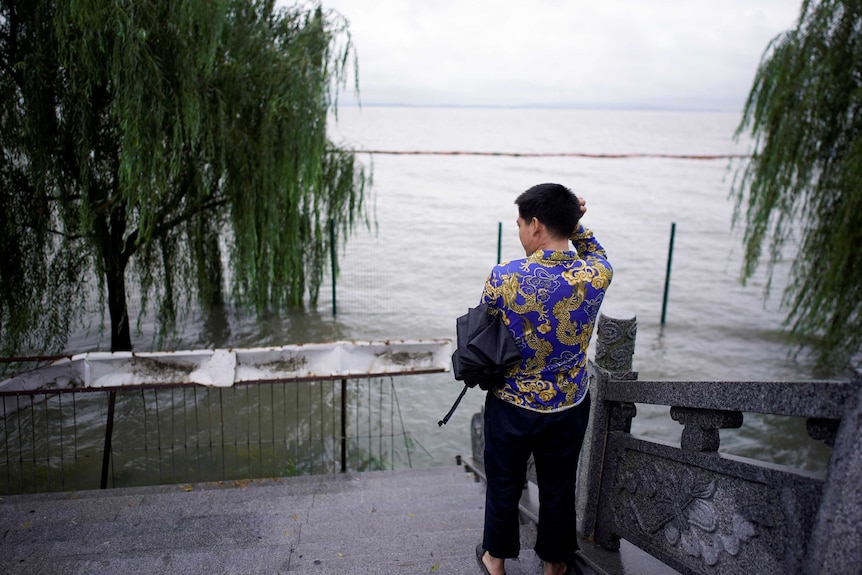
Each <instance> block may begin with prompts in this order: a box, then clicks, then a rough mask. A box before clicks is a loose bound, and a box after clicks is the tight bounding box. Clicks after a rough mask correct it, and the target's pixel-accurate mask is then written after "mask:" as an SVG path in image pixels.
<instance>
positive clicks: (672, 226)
mask: <svg viewBox="0 0 862 575" xmlns="http://www.w3.org/2000/svg"><path fill="white" fill-rule="evenodd" d="M675 235H676V222H673V223H671V224H670V246H669V247H668V250H667V271H666V272H665V275H664V297H663V298H662V303H661V325H664V318H665V314H667V292H668V289H669V287H670V264H671V262H672V261H673V237H674V236H675Z"/></svg>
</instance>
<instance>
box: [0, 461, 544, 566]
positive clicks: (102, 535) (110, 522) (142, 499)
mask: <svg viewBox="0 0 862 575" xmlns="http://www.w3.org/2000/svg"><path fill="white" fill-rule="evenodd" d="M483 509H484V484H483V483H480V482H477V481H476V479H475V476H473V475H472V474H470V473H466V472H465V468H464V467H460V466H447V467H433V468H427V469H412V470H404V471H383V472H366V473H347V474H341V475H325V476H304V477H291V478H279V479H267V480H259V481H258V480H256V481H237V482H223V483H205V484H194V485H174V486H157V487H140V488H124V489H112V490H104V491H99V490H94V491H80V492H67V493H51V494H40V495H14V496H5V497H3V498H2V500H0V573H5V574H10V575H11V574H19V573H20V574H22V575H23V574H25V573H26V574H28V575H29V574H45V575H53V574H58V575H59V574H63V575H67V574H72V573H86V574H100V573H105V574H107V573H110V574H115V573H149V574H163V573H164V574H168V573H170V574H178V575H179V574H205V575H217V574H238V575H256V574H276V573H283V574H284V573H297V574H301V573H315V574H343V573H348V574H352V573H357V574H369V575H371V574H392V573H437V574H469V575H476V574H477V573H479V569H478V566H477V565H476V560H475V554H474V549H475V546H476V544H477V543H479V542H480V541H481V538H482V523H483ZM521 532H522V549H523V550H522V552H521V558H520V560H519V561H509V562H508V563H507V573H509V574H510V575H517V574H518V573H531V574H535V573H540V572H541V564H540V562H539V560H538V558H537V557H536V556H535V553H534V552H533V551H532V545H533V541H532V538H534V537H535V530H534V527H533V525H532V524H531V523H526V524H525V525H522V530H521Z"/></svg>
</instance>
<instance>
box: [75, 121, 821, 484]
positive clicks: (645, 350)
mask: <svg viewBox="0 0 862 575" xmlns="http://www.w3.org/2000/svg"><path fill="white" fill-rule="evenodd" d="M738 120H739V116H738V115H737V114H735V113H700V112H654V111H584V110H517V109H512V110H497V109H419V108H364V109H358V108H345V109H342V110H341V111H340V112H339V120H338V123H337V124H336V125H334V127H333V129H332V133H333V138H334V139H335V140H336V141H338V142H340V143H343V144H346V145H349V146H352V147H354V148H356V149H360V150H393V151H406V150H426V151H482V152H519V153H533V152H540V153H562V152H565V153H575V152H583V153H641V154H644V153H645V154H719V155H721V154H739V153H746V152H748V149H747V145H746V144H745V143H736V142H734V141H733V138H732V136H733V131H734V129H735V128H736V125H737V123H738ZM360 157H361V158H362V160H363V161H364V162H365V163H366V165H369V166H371V165H373V172H374V186H373V196H372V198H371V199H372V203H373V208H372V211H373V216H374V221H375V224H376V225H375V226H374V227H373V228H372V229H365V228H360V229H358V230H357V232H356V234H355V236H354V237H353V239H352V240H351V241H350V242H349V244H348V246H347V248H346V250H344V251H343V252H342V253H340V254H339V258H340V265H341V275H340V277H339V279H338V283H337V286H336V287H337V293H338V315H337V317H335V318H333V317H332V314H331V311H330V310H331V301H330V297H331V296H330V294H331V290H330V286H329V285H327V286H324V288H323V289H322V290H321V301H320V304H319V306H318V309H316V310H307V311H305V312H301V313H294V314H291V315H290V316H289V317H288V318H285V319H283V320H272V321H270V322H268V323H266V324H265V325H263V326H262V327H259V326H258V325H256V324H255V323H254V322H253V321H251V320H250V319H242V318H236V317H234V318H232V321H231V325H230V334H229V336H228V337H227V338H226V339H223V340H220V341H214V339H213V337H212V334H210V333H208V332H207V330H206V329H205V327H204V326H203V324H198V323H190V324H189V325H188V326H187V329H186V331H185V333H184V335H183V338H182V341H181V342H179V343H178V346H179V347H197V346H211V345H218V346H225V345H231V346H246V347H249V346H257V345H281V344H287V343H294V342H303V341H330V340H339V339H390V338H404V339H417V338H438V337H449V338H452V339H454V336H455V329H454V328H455V318H456V317H457V316H458V315H460V314H462V313H464V311H465V310H466V309H467V308H468V307H469V306H472V305H475V303H476V302H477V301H478V298H479V295H480V293H481V290H482V285H483V282H484V280H485V278H486V277H487V274H488V272H489V270H490V268H491V266H493V265H494V264H495V263H496V259H497V240H498V225H499V223H500V222H502V244H501V251H502V259H504V260H506V259H513V258H517V257H522V255H523V253H522V250H521V247H520V245H519V243H518V236H517V228H516V226H515V218H516V215H517V214H516V208H515V206H514V204H513V201H514V198H515V197H516V196H517V195H518V194H519V193H520V192H521V191H523V190H524V189H526V188H528V187H530V186H532V185H534V184H536V183H540V182H545V181H554V182H560V183H562V184H565V185H567V186H569V187H571V188H572V189H573V190H575V191H576V192H577V193H578V194H579V195H581V196H583V197H585V198H586V200H587V206H588V212H587V215H586V216H585V218H584V223H585V224H586V225H588V226H589V227H591V228H592V229H593V230H594V232H595V234H596V237H597V238H598V239H599V241H600V242H601V243H602V244H603V245H604V247H605V248H606V249H607V252H608V256H609V259H610V260H611V262H612V264H613V266H614V268H615V276H614V281H613V285H612V286H611V288H610V290H609V292H608V295H607V299H606V300H605V304H604V306H603V312H604V313H605V314H607V315H610V316H618V317H628V316H632V315H634V316H637V319H638V339H637V347H636V352H635V361H634V365H635V369H636V370H637V371H638V372H639V374H640V379H643V380H650V379H680V380H684V379H699V380H716V381H721V380H797V379H806V378H811V377H812V365H811V363H810V362H809V361H808V360H807V358H805V357H802V358H796V359H792V358H791V357H789V356H788V348H787V347H786V345H785V339H784V337H783V336H782V331H781V321H782V319H783V315H782V313H781V311H780V310H779V309H778V305H777V301H778V298H777V297H774V298H773V299H770V300H765V299H764V294H763V288H764V285H765V281H766V278H765V277H764V275H763V274H761V275H759V276H758V277H755V278H754V280H753V281H750V282H749V283H748V285H747V286H742V285H741V283H740V281H739V275H740V270H741V259H742V249H741V240H740V235H741V230H736V231H734V230H733V229H732V227H731V221H732V215H733V202H732V200H731V199H730V192H731V184H732V181H733V176H734V174H735V170H736V167H737V165H738V164H737V163H733V162H734V161H732V160H728V159H719V160H686V159H668V158H626V159H590V158H572V157H545V158H525V157H520V158H519V157H506V156H492V157H486V156H481V157H477V156H463V155H462V156H448V155H433V156H432V155H408V156H399V155H381V154H375V155H373V156H372V155H369V154H361V155H360ZM735 162H738V160H736V161H735ZM672 223H676V239H675V249H674V252H673V265H672V273H671V281H670V290H669V299H668V308H667V316H666V324H665V325H664V326H663V327H662V326H661V325H660V318H661V308H662V296H663V289H664V281H665V272H666V264H667V258H668V247H669V246H668V244H669V237H670V228H671V224H672ZM779 273H781V270H779ZM776 285H778V286H781V285H782V284H781V282H780V281H776ZM145 326H146V323H145ZM149 342H150V335H149V334H148V333H147V330H146V328H145V332H144V334H143V335H141V336H140V338H139V341H138V342H137V343H136V345H137V346H138V349H149ZM99 345H100V338H99V337H98V335H94V334H83V335H80V336H79V337H77V338H75V340H73V342H72V343H71V347H72V348H73V351H82V350H89V349H93V348H95V347H97V346H99ZM101 345H102V347H105V346H106V345H107V342H105V341H104V340H103V339H102V340H101ZM397 388H398V397H399V400H400V406H401V412H402V416H403V419H404V425H405V427H406V428H407V429H408V430H409V431H410V433H411V434H412V436H413V437H415V438H416V440H417V441H418V442H419V443H420V444H421V446H422V447H423V448H424V449H425V450H427V451H428V452H429V453H430V454H431V456H432V457H433V458H434V459H435V460H436V461H437V462H439V463H449V462H451V461H452V459H453V458H454V456H455V455H456V454H466V453H469V451H470V444H469V427H468V424H469V420H470V416H471V415H472V414H473V413H474V412H476V411H478V410H479V409H480V407H481V403H482V400H483V394H482V393H481V392H479V391H478V390H476V391H472V390H471V391H470V392H469V393H468V394H467V397H466V398H465V400H464V402H463V403H462V404H461V407H460V408H459V409H458V411H457V412H456V413H455V415H454V416H453V418H452V420H451V421H450V423H449V425H448V426H446V427H444V428H438V426H437V421H438V420H439V419H440V417H441V416H442V415H443V414H444V413H445V412H446V410H447V409H448V407H449V405H450V404H451V402H452V401H453V400H454V398H455V396H456V395H457V393H458V391H459V390H460V384H459V383H458V382H455V381H454V380H453V379H452V376H451V374H443V375H435V376H411V377H408V378H403V379H399V380H397ZM635 421H636V423H635V430H636V431H638V432H640V433H645V434H649V435H652V436H654V437H660V438H663V439H669V440H678V438H679V432H680V426H679V425H678V424H677V423H676V422H673V421H671V420H670V418H669V417H668V416H667V413H666V410H660V409H655V408H651V407H649V406H639V415H638V417H637V418H636V420H635ZM764 440H765V441H767V442H768V443H769V447H768V449H767V451H768V452H769V453H768V456H769V457H771V458H772V459H773V460H775V461H778V462H780V463H789V464H794V465H801V466H803V467H808V468H811V469H821V468H822V464H823V458H824V456H826V450H825V448H822V447H821V446H819V445H818V444H816V443H815V442H813V441H811V440H808V439H807V437H806V436H805V433H804V422H802V421H799V422H793V421H792V422H789V423H787V422H778V421H776V420H774V419H770V418H763V417H754V416H750V415H746V423H745V425H744V427H743V429H741V430H739V431H722V450H727V451H731V452H734V453H738V454H761V455H762V454H763V448H762V447H761V442H762V441H764Z"/></svg>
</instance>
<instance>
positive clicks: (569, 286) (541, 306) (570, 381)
mask: <svg viewBox="0 0 862 575" xmlns="http://www.w3.org/2000/svg"><path fill="white" fill-rule="evenodd" d="M515 203H516V204H517V205H518V235H519V238H520V240H521V245H522V246H523V247H524V251H525V253H526V256H527V257H526V258H525V259H520V260H515V261H511V262H507V263H504V264H501V265H498V266H496V267H494V269H493V270H492V271H491V275H490V277H489V278H488V280H487V282H486V283H485V289H484V292H483V294H482V302H483V303H487V304H488V307H489V308H492V309H497V310H499V313H502V314H503V320H504V322H505V324H506V326H507V327H508V329H509V332H510V333H511V334H512V336H513V338H514V340H515V342H516V343H517V344H518V347H519V349H520V350H521V355H522V360H521V363H520V364H519V365H518V366H516V367H515V368H512V369H511V370H510V371H509V372H508V373H507V374H506V378H505V383H504V384H503V386H502V387H499V388H495V389H492V390H491V391H489V392H488V394H487V397H486V399H485V471H486V475H487V490H486V494H485V530H484V539H483V542H482V543H481V544H480V545H479V546H477V548H476V558H477V561H478V562H479V565H480V567H481V568H482V570H483V573H488V574H490V575H501V574H503V573H504V572H505V571H504V565H505V563H504V561H505V559H506V558H514V557H517V556H518V553H519V551H520V544H519V533H518V529H519V523H518V501H519V500H520V497H521V492H522V489H523V486H524V482H525V480H526V473H527V461H528V459H529V457H530V454H531V453H532V454H533V458H534V461H535V465H536V478H537V481H538V487H539V525H538V533H537V536H536V545H535V551H536V554H537V555H538V557H539V558H540V559H541V560H542V561H543V563H544V573H545V575H559V574H561V573H564V572H565V571H566V568H567V566H566V560H567V559H569V558H570V557H571V556H572V554H573V553H574V551H575V550H576V549H577V540H576V533H575V472H576V471H577V465H578V455H579V454H580V450H581V444H582V442H583V437H584V433H585V431H586V426H587V420H588V418H589V409H590V401H589V395H588V394H587V385H588V382H589V377H588V374H587V346H588V344H589V341H590V336H591V335H592V332H593V325H594V324H595V321H596V316H597V315H598V312H599V306H600V305H601V303H602V299H603V298H604V294H605V290H607V288H608V285H609V284H610V282H611V277H612V275H613V270H612V268H611V266H610V264H609V263H608V261H607V259H605V251H604V249H603V248H602V246H601V245H600V244H599V243H598V241H596V239H595V238H594V237H593V234H592V232H590V231H589V230H587V229H585V228H584V227H583V226H582V225H580V224H579V220H580V217H581V216H582V215H583V213H584V212H585V211H586V207H585V203H584V201H583V200H582V199H580V198H578V197H577V196H575V194H573V193H572V191H571V190H569V189H568V188H566V187H564V186H562V185H559V184H540V185H537V186H534V187H532V188H530V189H529V190H527V191H526V192H524V193H522V194H521V195H520V196H518V198H517V199H516V200H515ZM569 239H571V240H572V242H573V244H574V247H575V250H572V249H571V248H570V247H569V243H568V241H569Z"/></svg>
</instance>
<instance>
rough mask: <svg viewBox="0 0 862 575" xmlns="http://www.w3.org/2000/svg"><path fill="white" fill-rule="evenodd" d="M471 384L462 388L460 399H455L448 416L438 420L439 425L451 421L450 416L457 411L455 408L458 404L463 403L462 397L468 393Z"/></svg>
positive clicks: (441, 425)
mask: <svg viewBox="0 0 862 575" xmlns="http://www.w3.org/2000/svg"><path fill="white" fill-rule="evenodd" d="M469 387H470V386H468V385H465V386H464V389H462V390H461V394H460V395H459V396H458V399H456V400H455V403H453V404H452V408H451V409H450V410H449V413H447V414H446V416H445V417H444V418H443V419H441V420H440V421H438V422H437V425H438V427H443V426H444V425H446V423H448V422H449V418H450V417H452V414H453V413H455V409H456V408H457V407H458V404H459V403H461V398H462V397H464V394H465V393H467V389H468V388H469Z"/></svg>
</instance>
